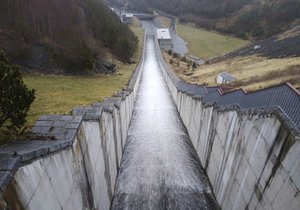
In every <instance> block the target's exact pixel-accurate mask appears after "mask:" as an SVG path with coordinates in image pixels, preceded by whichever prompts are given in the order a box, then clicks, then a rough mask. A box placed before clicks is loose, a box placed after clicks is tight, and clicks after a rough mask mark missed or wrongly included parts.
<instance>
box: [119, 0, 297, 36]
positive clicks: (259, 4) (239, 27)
mask: <svg viewBox="0 0 300 210" xmlns="http://www.w3.org/2000/svg"><path fill="white" fill-rule="evenodd" d="M114 1H117V2H119V3H120V0H114ZM121 1H122V0H121ZM128 1H129V4H128V8H129V9H131V10H140V11H147V10H148V9H149V8H155V9H159V10H162V11H163V12H166V13H169V14H172V15H175V16H177V17H178V18H179V20H180V21H181V22H183V23H193V24H195V25H197V26H199V27H204V28H206V29H209V30H218V31H221V32H226V33H230V34H234V35H236V36H238V37H242V38H265V37H269V36H271V35H274V34H277V33H279V32H281V31H284V30H286V29H288V28H289V27H290V26H294V25H297V24H299V22H300V21H299V18H300V12H299V11H300V1H299V0H276V1H274V0H266V1H265V0H128Z"/></svg>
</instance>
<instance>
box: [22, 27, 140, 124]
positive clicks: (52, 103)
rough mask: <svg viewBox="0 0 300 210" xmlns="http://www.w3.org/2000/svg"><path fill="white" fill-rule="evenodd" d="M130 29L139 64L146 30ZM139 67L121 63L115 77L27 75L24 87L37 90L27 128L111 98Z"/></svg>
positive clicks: (24, 77) (135, 57)
mask: <svg viewBox="0 0 300 210" xmlns="http://www.w3.org/2000/svg"><path fill="white" fill-rule="evenodd" d="M131 29H132V31H133V32H134V33H135V34H136V35H137V36H138V38H139V40H140V41H139V49H138V50H137V53H136V55H135V56H134V60H135V61H139V58H140V56H141V51H142V45H143V30H142V29H141V28H139V27H137V26H135V25H134V26H131ZM116 62H117V61H116ZM136 65H137V64H123V63H120V62H118V63H117V66H118V68H119V71H118V73H117V74H113V75H98V76H86V77H80V76H58V75H24V76H23V79H24V82H25V84H26V85H27V86H28V87H29V88H34V89H35V90H36V99H35V101H34V102H33V104H32V105H31V108H30V111H29V114H28V117H27V124H26V125H27V126H29V127H30V126H32V125H33V124H34V122H35V121H36V120H37V119H38V118H39V117H40V116H41V115H43V114H63V113H69V112H70V111H71V110H72V108H74V107H75V106H81V105H90V104H91V103H93V102H99V101H102V100H103V99H104V98H105V97H110V96H112V95H113V94H114V93H115V92H117V91H118V90H121V89H122V88H123V87H124V86H125V85H126V84H127V82H128V80H129V78H130V76H131V74H132V72H133V70H134V69H135V67H136Z"/></svg>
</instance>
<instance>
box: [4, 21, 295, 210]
mask: <svg viewBox="0 0 300 210" xmlns="http://www.w3.org/2000/svg"><path fill="white" fill-rule="evenodd" d="M143 25H144V27H145V29H146V34H151V33H152V34H153V32H154V24H153V22H152V21H148V22H146V21H143ZM149 38H150V39H149ZM261 107H264V109H261ZM299 107H300V92H299V91H298V90H296V89H294V88H293V87H292V86H290V85H288V84H287V85H280V86H275V87H273V88H268V89H264V90H261V91H257V92H254V93H249V94H247V93H245V92H243V91H242V90H238V91H232V92H230V93H222V91H220V89H219V88H216V87H206V86H203V85H202V86H201V85H200V86H198V85H192V84H188V83H186V82H184V81H182V80H180V79H179V78H178V77H177V76H176V75H175V73H174V71H173V70H172V69H170V66H169V65H168V64H167V63H166V62H165V61H164V59H163V57H162V54H161V52H160V49H159V46H158V43H157V42H156V41H154V37H153V35H152V37H151V36H147V39H146V40H145V45H144V50H143V56H142V58H141V62H140V63H139V65H138V66H137V68H136V71H135V72H134V74H133V75H132V78H131V80H130V82H129V84H128V86H127V88H126V89H123V90H122V91H120V92H118V93H117V94H116V95H115V97H113V98H108V99H106V100H105V101H103V102H101V103H93V104H91V106H86V107H76V108H74V109H73V113H72V115H47V116H46V115H45V116H41V117H40V119H39V120H38V121H37V122H36V124H35V126H34V127H33V134H34V135H36V138H35V139H37V138H39V137H44V136H45V137H46V139H48V137H51V139H52V138H53V139H56V140H55V141H53V140H42V139H41V140H34V141H31V140H28V141H12V142H8V143H7V144H5V145H1V146H0V209H26V210H56V209H64V210H82V209H91V210H96V209H97V210H98V209H99V210H100V209H102V210H106V209H218V208H219V206H220V207H221V208H222V209H224V210H240V209H249V210H252V209H253V210H254V209H257V210H261V209H272V210H282V209H289V210H299V206H300V193H299V192H300V191H299V189H300V179H299V177H300V158H299V157H300V141H299V140H300V132H299V131H300V109H299ZM179 114H180V117H179ZM199 160H200V161H199ZM200 162H201V164H202V166H203V167H204V169H205V172H206V173H204V170H203V168H202V167H201V164H200ZM205 174H207V176H208V177H206V176H205ZM208 179H209V181H210V182H208ZM209 183H210V184H209ZM210 186H211V187H210ZM212 191H213V193H212ZM217 203H218V204H217Z"/></svg>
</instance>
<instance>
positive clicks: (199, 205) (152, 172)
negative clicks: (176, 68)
mask: <svg viewBox="0 0 300 210" xmlns="http://www.w3.org/2000/svg"><path fill="white" fill-rule="evenodd" d="M154 39H155V37H154V36H147V38H146V58H145V61H144V67H143V72H142V77H141V82H140V86H139V90H138V94H137V100H136V103H135V107H134V109H133V116H132V119H131V125H130V127H129V131H128V137H127V142H126V145H125V148H124V153H123V158H122V162H121V168H120V173H119V176H118V180H117V184H116V188H115V193H114V198H113V205H112V209H185V208H187V207H188V209H218V208H217V207H218V205H217V202H216V201H215V200H214V196H213V194H212V190H211V189H210V186H209V182H208V180H207V178H206V177H205V174H204V171H203V169H202V167H201V164H200V161H199V158H198V157H197V154H196V151H195V150H194V148H193V146H192V145H191V142H190V140H189V137H188V135H187V133H186V130H185V127H184V125H183V124H182V121H181V119H180V116H179V113H178V111H177V109H176V105H175V103H174V102H173V99H172V97H171V94H170V92H169V89H168V88H167V85H166V83H165V80H164V78H163V75H162V72H161V69H160V66H159V64H158V60H157V56H156V50H155V44H154V42H155V40H154Z"/></svg>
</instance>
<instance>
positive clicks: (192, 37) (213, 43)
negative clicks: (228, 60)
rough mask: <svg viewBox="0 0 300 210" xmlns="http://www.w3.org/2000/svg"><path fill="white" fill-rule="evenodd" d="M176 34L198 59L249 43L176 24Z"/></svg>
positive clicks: (220, 53) (213, 55)
mask: <svg viewBox="0 0 300 210" xmlns="http://www.w3.org/2000/svg"><path fill="white" fill-rule="evenodd" d="M176 30H177V32H178V34H179V35H180V36H181V37H182V38H183V39H184V40H185V41H186V42H187V43H188V48H189V50H190V52H191V53H192V54H194V55H196V56H198V57H199V58H202V59H208V58H211V57H215V56H218V55H222V54H224V53H228V52H230V51H232V50H235V49H238V48H241V47H243V46H245V45H247V44H248V43H249V41H246V40H243V39H238V38H235V37H232V36H228V35H223V34H220V33H217V32H211V31H207V30H205V29H201V28H195V27H192V26H190V25H183V24H177V28H176Z"/></svg>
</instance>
